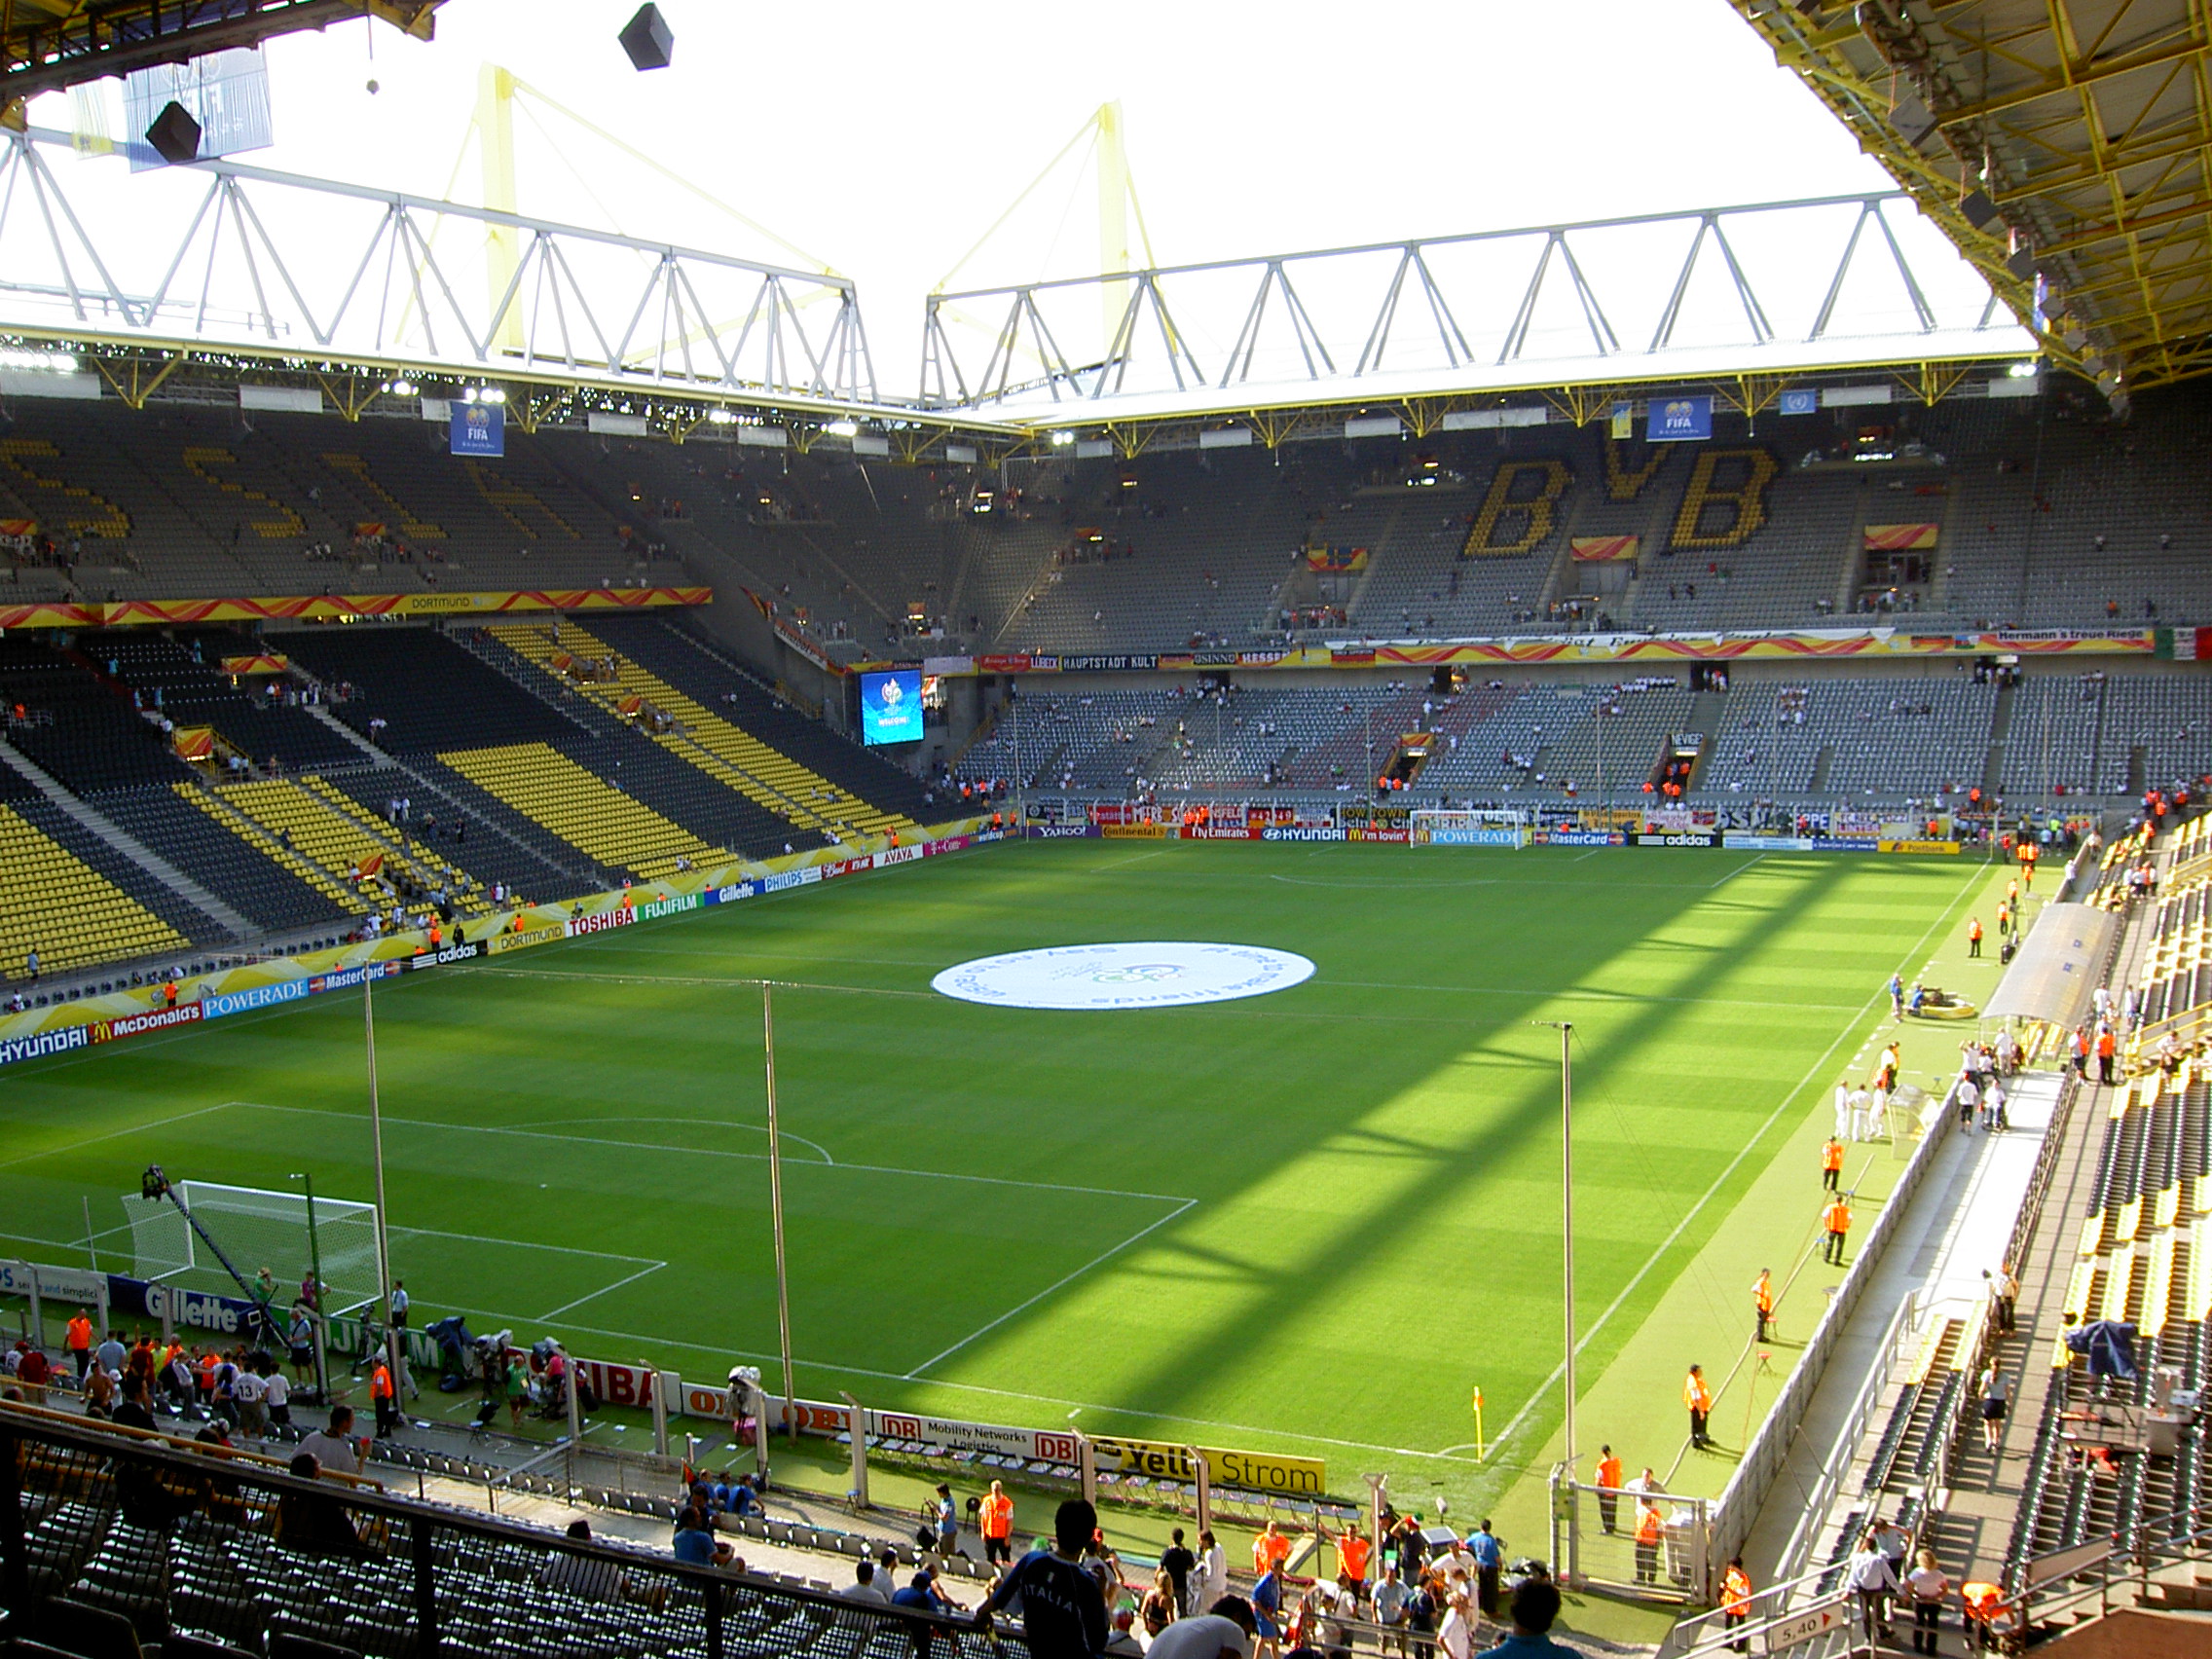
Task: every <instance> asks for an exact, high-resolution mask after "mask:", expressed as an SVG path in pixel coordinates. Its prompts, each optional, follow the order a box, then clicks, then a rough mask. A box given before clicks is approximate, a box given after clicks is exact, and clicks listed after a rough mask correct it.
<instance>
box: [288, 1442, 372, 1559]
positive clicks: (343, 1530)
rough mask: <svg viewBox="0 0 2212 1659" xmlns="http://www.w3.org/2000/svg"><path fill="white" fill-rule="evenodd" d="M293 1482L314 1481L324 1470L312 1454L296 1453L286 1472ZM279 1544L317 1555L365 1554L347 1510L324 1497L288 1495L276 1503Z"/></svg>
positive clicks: (289, 1548) (331, 1498)
mask: <svg viewBox="0 0 2212 1659" xmlns="http://www.w3.org/2000/svg"><path fill="white" fill-rule="evenodd" d="M285 1472H286V1473H288V1474H289V1475H291V1477H292V1478H293V1479H294V1480H300V1481H313V1480H319V1479H320V1478H321V1476H322V1466H321V1464H319V1463H318V1462H317V1461H316V1460H315V1456H314V1454H313V1453H312V1452H306V1451H302V1452H296V1453H294V1454H293V1456H292V1461H291V1464H290V1466H289V1467H288V1468H287V1470H286V1471H285ZM276 1542H277V1543H278V1544H280V1545H282V1546H283V1547H284V1548H285V1549H288V1550H304V1551H312V1552H314V1553H317V1554H334V1555H359V1554H362V1553H363V1552H362V1549H361V1537H360V1534H359V1533H358V1532H356V1531H354V1530H353V1521H352V1518H351V1517H350V1516H349V1515H348V1514H347V1513H346V1506H345V1505H344V1504H342V1503H340V1502H339V1501H338V1500H337V1499H336V1498H334V1497H330V1496H327V1495H325V1494H323V1493H312V1492H287V1493H284V1494H283V1495H282V1496H281V1497H279V1498H277V1500H276Z"/></svg>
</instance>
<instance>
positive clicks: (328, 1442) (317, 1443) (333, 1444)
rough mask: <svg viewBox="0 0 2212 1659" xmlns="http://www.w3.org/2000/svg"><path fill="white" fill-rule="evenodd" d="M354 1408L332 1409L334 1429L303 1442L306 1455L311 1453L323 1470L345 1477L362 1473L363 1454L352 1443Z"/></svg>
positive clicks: (322, 1430) (321, 1431) (316, 1431)
mask: <svg viewBox="0 0 2212 1659" xmlns="http://www.w3.org/2000/svg"><path fill="white" fill-rule="evenodd" d="M352 1429H353V1408H352V1407H351V1406H333V1407H331V1409H330V1426H329V1427H328V1428H327V1429H322V1428H318V1429H316V1430H315V1431H314V1432H313V1434H311V1435H309V1436H307V1437H306V1438H305V1439H304V1440H302V1441H301V1442H300V1450H301V1451H302V1452H311V1453H313V1455H314V1460H315V1462H316V1464H317V1465H319V1466H320V1467H322V1468H324V1469H327V1470H333V1471H335V1472H337V1473H339V1474H342V1475H357V1474H359V1473H360V1472H361V1454H360V1452H359V1451H358V1449H356V1448H355V1446H354V1444H353V1441H352Z"/></svg>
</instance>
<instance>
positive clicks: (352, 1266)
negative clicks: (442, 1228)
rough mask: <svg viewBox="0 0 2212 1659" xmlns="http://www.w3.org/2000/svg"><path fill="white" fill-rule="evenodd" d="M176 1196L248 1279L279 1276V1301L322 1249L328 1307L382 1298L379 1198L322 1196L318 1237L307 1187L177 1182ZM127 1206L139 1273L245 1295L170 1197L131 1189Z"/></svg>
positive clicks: (286, 1300) (334, 1309) (295, 1290)
mask: <svg viewBox="0 0 2212 1659" xmlns="http://www.w3.org/2000/svg"><path fill="white" fill-rule="evenodd" d="M176 1195H177V1197H178V1198H182V1199H183V1200H184V1202H185V1207H186V1208H188V1209H190V1210H191V1211H192V1215H193V1219H194V1220H195V1221H197V1222H199V1223H200V1225H201V1226H202V1227H203V1228H204V1229H206V1231H207V1235H208V1236H209V1237H211V1238H213V1239H214V1241H215V1242H216V1243H217V1244H218V1245H220V1246H221V1247H222V1251H223V1254H224V1255H226V1256H228V1257H230V1259H231V1263H232V1265H233V1266H234V1267H236V1268H237V1269H238V1271H239V1272H241V1273H243V1274H244V1275H245V1276H246V1278H247V1280H248V1281H251V1280H252V1278H253V1277H254V1275H255V1274H256V1273H258V1272H260V1271H261V1270H262V1269H263V1268H267V1269H268V1270H269V1272H270V1276H271V1277H273V1278H274V1279H275V1280H276V1303H277V1306H278V1307H279V1308H281V1307H284V1306H287V1305H289V1304H290V1302H291V1301H292V1299H293V1298H294V1297H295V1296H297V1295H298V1294H299V1289H300V1282H301V1280H303V1279H304V1278H306V1277H307V1272H308V1266H309V1264H310V1263H311V1262H312V1261H314V1260H316V1259H317V1258H318V1257H319V1259H320V1262H321V1267H322V1282H323V1283H324V1284H325V1285H327V1286H328V1287H329V1291H330V1294H329V1295H328V1296H327V1297H325V1298H324V1300H323V1304H322V1308H323V1311H324V1312H326V1313H339V1312H344V1311H346V1310H347V1309H350V1308H354V1307H357V1306H359V1305H360V1304H362V1303H365V1302H373V1301H375V1300H376V1297H377V1294H378V1285H377V1207H376V1205H374V1204H364V1203H357V1202H355V1201H354V1200H352V1199H350V1198H323V1197H321V1196H320V1195H319V1194H318V1195H316V1197H315V1199H314V1228H313V1240H312V1243H311V1240H310V1238H309V1228H308V1199H307V1196H306V1195H305V1194H303V1193H272V1192H264V1191H263V1190H261V1189H260V1188H257V1187H226V1186H222V1185H220V1184H219V1183H216V1182H213V1181H179V1182H177V1183H176ZM123 1208H124V1212H125V1214H126V1215H127V1216H128V1217H129V1222H130V1247H131V1255H132V1258H133V1261H134V1263H135V1276H136V1277H138V1278H142V1279H161V1280H163V1281H165V1282H169V1283H174V1284H177V1285H179V1286H181V1287H182V1288H184V1289H186V1290H209V1291H215V1292H217V1293H218V1294H221V1295H227V1296H235V1295H237V1294H238V1286H237V1284H236V1283H234V1282H233V1281H232V1278H231V1275H230V1274H229V1273H227V1272H224V1271H223V1264H222V1263H221V1262H220V1261H218V1260H217V1259H216V1257H215V1253H214V1252H213V1251H211V1250H209V1249H208V1248H207V1246H206V1243H205V1242H204V1241H203V1239H201V1238H200V1237H199V1235H196V1234H195V1233H194V1232H193V1231H192V1229H191V1227H189V1226H188V1225H186V1222H185V1219H184V1217H183V1215H181V1214H180V1213H179V1212H178V1210H177V1207H176V1205H174V1204H172V1203H171V1202H169V1200H168V1199H166V1198H138V1197H136V1196H130V1197H126V1198H124V1200H123Z"/></svg>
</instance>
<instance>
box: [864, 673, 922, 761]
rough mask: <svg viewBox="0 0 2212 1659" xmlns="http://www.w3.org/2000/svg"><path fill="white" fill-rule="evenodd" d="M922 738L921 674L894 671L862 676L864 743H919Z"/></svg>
mask: <svg viewBox="0 0 2212 1659" xmlns="http://www.w3.org/2000/svg"><path fill="white" fill-rule="evenodd" d="M921 736H922V671H921V670H920V669H918V668H895V669H893V670H892V671H891V672H890V673H889V674H864V675H862V676H861V741H862V742H863V743H867V744H877V743H918V742H920V741H921Z"/></svg>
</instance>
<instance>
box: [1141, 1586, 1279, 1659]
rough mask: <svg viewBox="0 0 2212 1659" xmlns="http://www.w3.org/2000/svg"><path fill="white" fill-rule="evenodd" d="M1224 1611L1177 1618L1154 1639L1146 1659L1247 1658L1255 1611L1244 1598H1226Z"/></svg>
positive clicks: (1217, 1604)
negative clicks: (1251, 1622)
mask: <svg viewBox="0 0 2212 1659" xmlns="http://www.w3.org/2000/svg"><path fill="white" fill-rule="evenodd" d="M1214 1605H1215V1606H1217V1607H1221V1608H1224V1609H1226V1610H1225V1611H1222V1612H1208V1613H1199V1614H1198V1615H1197V1616H1196V1617H1194V1618H1188V1619H1177V1620H1176V1621H1175V1622H1174V1623H1173V1624H1171V1625H1169V1626H1168V1627H1167V1628H1166V1629H1165V1630H1163V1631H1161V1633H1160V1634H1159V1635H1158V1636H1156V1637H1154V1638H1153V1641H1152V1645H1151V1646H1150V1647H1149V1648H1147V1649H1146V1650H1145V1653H1146V1659H1246V1655H1248V1654H1249V1653H1250V1652H1251V1651H1252V1628H1254V1627H1249V1625H1248V1621H1249V1620H1250V1619H1251V1617H1252V1609H1251V1607H1250V1606H1249V1605H1247V1604H1245V1602H1244V1601H1243V1599H1242V1598H1240V1597H1236V1596H1225V1597H1223V1598H1222V1599H1221V1600H1220V1601H1219V1602H1216V1603H1215V1604H1214Z"/></svg>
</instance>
